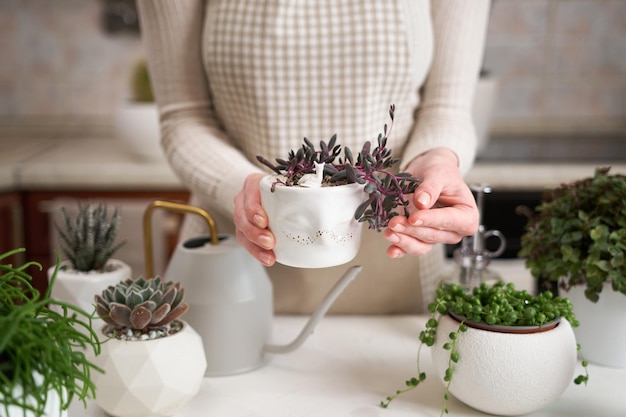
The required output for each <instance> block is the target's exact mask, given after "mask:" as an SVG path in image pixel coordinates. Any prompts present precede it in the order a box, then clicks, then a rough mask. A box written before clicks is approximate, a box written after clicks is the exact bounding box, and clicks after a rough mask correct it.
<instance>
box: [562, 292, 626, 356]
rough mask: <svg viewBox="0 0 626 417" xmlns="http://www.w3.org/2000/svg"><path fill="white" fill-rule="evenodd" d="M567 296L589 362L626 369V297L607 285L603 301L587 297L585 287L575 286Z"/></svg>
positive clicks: (579, 341) (577, 334)
mask: <svg viewBox="0 0 626 417" xmlns="http://www.w3.org/2000/svg"><path fill="white" fill-rule="evenodd" d="M566 296H567V297H568V298H569V299H570V301H571V302H572V305H573V307H574V314H575V315H576V319H578V321H579V322H580V326H578V327H577V328H575V329H574V334H576V340H577V341H578V343H580V348H581V353H582V355H583V356H584V357H585V359H586V360H588V361H589V362H593V363H596V364H599V365H606V366H614V367H620V368H624V367H626V296H625V295H624V294H622V293H620V292H617V291H613V289H612V288H611V284H609V283H605V284H604V288H603V289H602V292H601V293H600V299H599V300H598V302H596V303H594V302H592V301H590V300H588V299H587V298H586V297H585V287H584V286H583V285H575V286H573V287H571V288H570V289H569V291H567V293H566Z"/></svg>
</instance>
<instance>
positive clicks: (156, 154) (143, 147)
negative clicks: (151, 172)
mask: <svg viewBox="0 0 626 417" xmlns="http://www.w3.org/2000/svg"><path fill="white" fill-rule="evenodd" d="M115 133H116V136H117V138H118V139H119V140H121V141H122V143H124V144H125V145H126V146H127V147H128V149H129V150H130V152H132V153H133V154H134V155H135V156H137V157H138V158H140V159H141V160H144V161H148V162H164V161H165V156H164V154H163V150H162V149H161V131H160V126H159V111H158V108H157V106H156V104H155V103H139V102H129V103H126V104H124V105H123V106H122V107H121V108H120V109H119V110H118V111H117V113H116V115H115Z"/></svg>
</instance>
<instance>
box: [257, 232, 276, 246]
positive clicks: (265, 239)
mask: <svg viewBox="0 0 626 417" xmlns="http://www.w3.org/2000/svg"><path fill="white" fill-rule="evenodd" d="M258 242H259V245H261V246H262V247H263V248H265V249H272V243H273V242H272V238H271V237H269V236H268V235H260V236H259V239H258Z"/></svg>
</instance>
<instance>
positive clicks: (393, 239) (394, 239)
mask: <svg viewBox="0 0 626 417" xmlns="http://www.w3.org/2000/svg"><path fill="white" fill-rule="evenodd" d="M387 240H388V241H390V242H391V243H398V242H400V236H398V235H396V234H391V235H389V236H388V237H387Z"/></svg>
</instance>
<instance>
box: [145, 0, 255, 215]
mask: <svg viewBox="0 0 626 417" xmlns="http://www.w3.org/2000/svg"><path fill="white" fill-rule="evenodd" d="M204 4H205V1H204V0H176V1H172V0H139V1H138V9H139V17H140V23H141V31H142V40H143V43H144V46H145V49H146V59H147V61H148V67H149V71H150V77H151V80H152V85H153V89H154V95H155V98H156V101H157V105H158V108H159V114H160V124H161V145H162V148H163V150H164V152H165V155H166V157H167V159H168V161H169V164H170V166H171V167H172V169H173V170H174V172H175V173H176V175H177V176H178V177H179V178H180V179H181V181H182V182H183V184H184V185H185V186H186V187H187V188H188V189H189V190H190V191H191V192H192V193H194V194H197V195H199V196H201V197H202V198H203V200H206V201H210V202H212V204H211V205H212V208H213V209H215V210H219V211H220V212H221V214H223V215H225V216H228V217H232V213H233V210H234V202H233V198H234V196H235V194H236V193H237V192H238V191H239V190H240V189H241V187H242V186H243V182H244V180H245V178H246V177H247V176H248V174H250V173H253V172H262V171H261V170H260V168H258V167H257V166H255V165H254V164H252V163H251V162H250V161H249V160H248V159H246V158H245V156H244V155H243V154H242V153H241V152H240V151H239V150H238V149H237V147H236V146H235V145H234V144H233V143H232V141H231V139H230V138H229V137H228V135H227V134H226V132H225V131H224V129H223V128H222V127H221V125H220V122H219V119H218V118H217V116H216V115H215V113H214V111H213V106H212V103H211V97H210V92H209V87H208V81H207V78H206V75H205V72H204V67H203V65H202V58H201V45H202V40H201V38H202V26H203V16H204ZM233 167H236V169H233Z"/></svg>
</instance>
